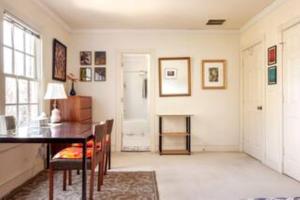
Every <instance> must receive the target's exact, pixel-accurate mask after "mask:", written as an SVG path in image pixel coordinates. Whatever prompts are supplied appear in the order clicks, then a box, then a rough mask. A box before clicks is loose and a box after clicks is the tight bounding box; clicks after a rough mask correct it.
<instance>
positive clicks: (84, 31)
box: [71, 29, 240, 35]
mask: <svg viewBox="0 0 300 200" xmlns="http://www.w3.org/2000/svg"><path fill="white" fill-rule="evenodd" d="M124 32H128V33H170V32H172V33H197V34H230V35H238V34H240V30H239V29H234V30H231V29H230V30H213V29H212V30H209V29H73V30H72V32H71V33H73V34H100V33H124Z"/></svg>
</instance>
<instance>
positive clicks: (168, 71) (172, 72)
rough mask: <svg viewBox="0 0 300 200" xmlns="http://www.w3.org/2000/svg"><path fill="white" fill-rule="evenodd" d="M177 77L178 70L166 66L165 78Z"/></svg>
mask: <svg viewBox="0 0 300 200" xmlns="http://www.w3.org/2000/svg"><path fill="white" fill-rule="evenodd" d="M176 77H177V70H176V69H171V68H166V69H165V79H176Z"/></svg>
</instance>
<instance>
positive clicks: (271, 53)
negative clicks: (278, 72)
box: [268, 45, 277, 65]
mask: <svg viewBox="0 0 300 200" xmlns="http://www.w3.org/2000/svg"><path fill="white" fill-rule="evenodd" d="M276 63H277V46H276V45H275V46H272V47H270V48H268V65H274V64H276Z"/></svg>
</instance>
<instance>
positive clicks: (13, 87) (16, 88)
mask: <svg viewBox="0 0 300 200" xmlns="http://www.w3.org/2000/svg"><path fill="white" fill-rule="evenodd" d="M39 43H40V40H39V36H38V35H37V34H36V33H34V32H33V31H32V30H31V29H29V28H28V27H27V26H26V25H25V24H23V23H21V22H20V21H19V20H17V19H15V18H13V17H11V16H10V15H7V14H5V15H4V19H3V73H4V78H5V80H4V81H5V114H6V115H13V116H15V118H16V120H17V124H18V126H24V125H26V124H27V123H28V122H29V120H32V119H34V118H36V117H37V116H38V113H39V107H40V104H39V100H38V99H39V98H38V96H39V92H38V91H39V67H38V65H39V61H38V58H39V49H40V48H39Z"/></svg>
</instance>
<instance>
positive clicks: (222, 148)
mask: <svg viewBox="0 0 300 200" xmlns="http://www.w3.org/2000/svg"><path fill="white" fill-rule="evenodd" d="M179 145H180V144H178V145H176V144H174V145H164V148H165V149H178V146H179ZM182 146H184V144H182ZM191 148H192V149H191V151H192V154H193V153H197V152H241V151H240V148H239V145H200V144H199V145H197V144H193V145H192V146H191ZM155 152H158V149H156V150H155Z"/></svg>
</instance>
